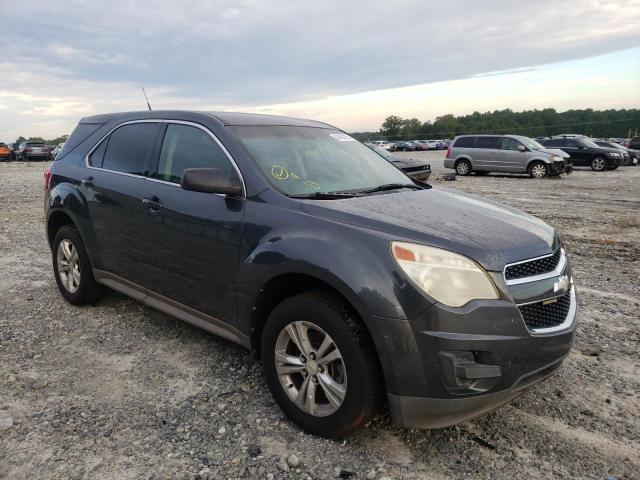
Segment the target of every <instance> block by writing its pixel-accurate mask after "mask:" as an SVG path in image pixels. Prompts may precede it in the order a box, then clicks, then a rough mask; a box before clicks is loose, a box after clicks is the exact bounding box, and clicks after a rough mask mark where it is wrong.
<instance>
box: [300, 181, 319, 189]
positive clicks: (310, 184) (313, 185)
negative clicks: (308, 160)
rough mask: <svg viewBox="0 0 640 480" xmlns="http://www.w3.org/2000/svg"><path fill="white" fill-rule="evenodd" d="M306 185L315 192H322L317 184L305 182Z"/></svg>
mask: <svg viewBox="0 0 640 480" xmlns="http://www.w3.org/2000/svg"><path fill="white" fill-rule="evenodd" d="M304 184H305V185H306V186H307V187H310V188H313V189H314V190H320V185H318V184H317V183H316V182H312V181H311V180H305V181H304Z"/></svg>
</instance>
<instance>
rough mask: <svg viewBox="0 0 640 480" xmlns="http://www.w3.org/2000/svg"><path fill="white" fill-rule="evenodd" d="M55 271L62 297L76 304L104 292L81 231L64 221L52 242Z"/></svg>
mask: <svg viewBox="0 0 640 480" xmlns="http://www.w3.org/2000/svg"><path fill="white" fill-rule="evenodd" d="M51 251H52V254H53V255H52V257H53V273H54V275H55V277H56V283H57V285H58V290H60V294H61V295H62V297H63V298H64V299H65V300H66V301H67V302H69V303H70V304H72V305H78V306H79V305H85V304H87V303H91V302H94V301H96V300H98V299H99V298H100V297H101V296H102V293H103V292H102V286H101V285H100V284H99V283H98V282H96V280H95V278H94V277H93V270H92V269H91V264H90V262H89V257H88V256H87V252H86V250H85V248H84V243H83V242H82V239H81V238H80V235H79V234H78V231H77V230H76V229H75V228H73V226H71V225H64V226H63V227H61V228H60V230H58V232H57V233H56V235H55V237H54V239H53V244H52V248H51Z"/></svg>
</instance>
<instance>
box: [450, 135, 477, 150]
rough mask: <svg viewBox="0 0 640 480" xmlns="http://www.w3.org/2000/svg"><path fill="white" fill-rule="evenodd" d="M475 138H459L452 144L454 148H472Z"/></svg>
mask: <svg viewBox="0 0 640 480" xmlns="http://www.w3.org/2000/svg"><path fill="white" fill-rule="evenodd" d="M475 141H476V137H461V138H459V139H458V140H456V143H454V144H453V147H454V148H473V145H474V144H475Z"/></svg>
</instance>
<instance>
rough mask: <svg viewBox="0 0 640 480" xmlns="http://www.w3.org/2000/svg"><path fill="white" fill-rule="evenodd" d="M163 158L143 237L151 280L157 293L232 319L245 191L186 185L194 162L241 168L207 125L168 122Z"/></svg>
mask: <svg viewBox="0 0 640 480" xmlns="http://www.w3.org/2000/svg"><path fill="white" fill-rule="evenodd" d="M163 130H164V132H163V140H162V144H161V148H160V153H159V156H158V160H157V161H156V162H155V165H154V167H152V169H151V171H150V173H149V179H148V180H147V183H148V185H149V189H148V193H147V195H148V198H149V199H150V200H151V201H152V202H154V203H153V204H151V205H149V208H147V209H146V210H145V212H144V221H143V223H144V238H145V241H144V242H143V243H144V244H146V245H149V246H150V248H152V249H153V252H154V253H153V259H152V260H153V261H152V262H150V264H149V265H147V269H148V270H149V271H150V272H152V274H151V275H150V277H149V280H148V282H147V284H146V285H145V286H147V287H148V288H149V289H150V290H153V291H154V292H155V293H157V294H160V295H162V296H164V297H167V298H169V299H171V300H174V301H176V302H179V303H181V304H183V305H186V306H188V307H191V308H194V309H196V310H198V311H200V312H203V313H206V314H208V315H210V316H213V317H215V318H216V319H219V320H225V321H228V322H229V323H231V322H234V321H235V318H236V311H235V305H236V302H235V296H234V295H235V292H236V287H237V283H238V270H239V265H240V257H239V255H240V235H241V223H242V216H243V213H244V206H245V200H244V198H231V197H228V196H225V195H218V194H211V193H202V192H192V191H187V190H183V189H182V188H181V187H180V178H181V177H182V173H183V172H184V170H185V169H187V168H217V169H219V170H221V171H222V172H223V174H225V175H231V173H232V172H237V173H238V174H239V173H240V172H239V171H238V170H237V168H236V166H235V164H234V163H233V161H232V159H231V157H230V155H229V154H228V152H227V151H226V149H225V148H224V147H223V145H222V144H221V143H220V142H219V141H218V139H217V138H216V137H215V136H214V135H213V133H211V132H210V131H208V130H207V129H206V128H204V127H202V126H200V125H197V124H191V123H188V122H168V123H166V124H165V127H164V128H163Z"/></svg>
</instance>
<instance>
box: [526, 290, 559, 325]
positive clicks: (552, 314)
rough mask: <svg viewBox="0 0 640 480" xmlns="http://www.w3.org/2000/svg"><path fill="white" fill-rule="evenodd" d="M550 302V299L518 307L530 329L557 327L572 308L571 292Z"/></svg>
mask: <svg viewBox="0 0 640 480" xmlns="http://www.w3.org/2000/svg"><path fill="white" fill-rule="evenodd" d="M548 302H549V300H544V301H542V302H537V303H531V304H529V305H521V306H519V307H518V308H519V309H520V313H521V314H522V318H524V323H526V324H527V327H528V328H529V329H530V330H538V329H541V328H551V327H556V326H558V325H560V324H561V323H562V322H564V321H565V319H566V318H567V315H568V313H569V309H570V308H571V292H569V293H567V294H566V295H563V296H562V297H558V298H556V299H555V301H553V302H552V303H548ZM545 303H546V305H545Z"/></svg>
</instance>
